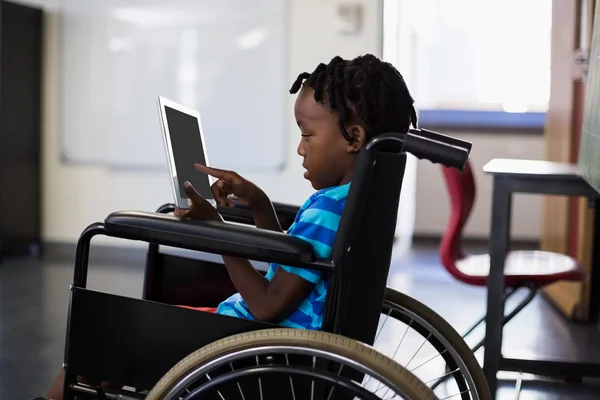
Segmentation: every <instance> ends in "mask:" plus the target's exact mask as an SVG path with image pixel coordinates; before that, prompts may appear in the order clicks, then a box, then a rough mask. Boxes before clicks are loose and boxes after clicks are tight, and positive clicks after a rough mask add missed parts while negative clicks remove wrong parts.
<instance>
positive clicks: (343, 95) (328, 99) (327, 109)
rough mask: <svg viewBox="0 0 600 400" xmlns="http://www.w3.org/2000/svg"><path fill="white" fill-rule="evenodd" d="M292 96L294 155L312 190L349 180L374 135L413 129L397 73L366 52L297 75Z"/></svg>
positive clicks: (414, 120)
mask: <svg viewBox="0 0 600 400" xmlns="http://www.w3.org/2000/svg"><path fill="white" fill-rule="evenodd" d="M297 92H299V94H298V97H297V99H296V104H295V106H294V114H295V116H296V121H297V123H298V126H299V128H300V130H301V132H302V138H301V140H300V144H299V145H298V154H299V155H300V156H302V157H303V158H304V161H303V163H302V166H303V167H304V168H305V169H306V173H305V175H304V176H305V178H306V179H308V180H309V181H310V182H311V184H312V186H313V187H314V188H315V189H317V190H319V189H324V188H327V187H331V186H337V185H342V184H346V183H348V182H350V181H351V180H352V173H353V171H354V163H355V160H356V156H357V155H358V152H359V150H360V149H361V147H362V146H363V145H364V144H365V143H366V142H367V141H369V140H370V139H372V138H373V137H375V136H377V135H380V134H382V133H387V132H406V131H408V129H409V128H410V125H411V124H412V125H413V126H414V127H416V126H417V116H416V112H415V109H414V107H413V102H414V101H413V99H412V97H411V95H410V93H409V91H408V88H407V87H406V83H405V82H404V79H403V78H402V75H400V73H399V72H398V71H397V70H396V68H394V67H393V66H392V65H391V64H389V63H387V62H383V61H381V60H379V59H378V58H377V57H375V56H373V55H371V54H367V55H364V56H360V57H357V58H355V59H353V60H344V59H342V58H341V57H334V58H333V59H332V60H331V61H330V62H329V64H327V65H326V64H322V63H321V64H319V65H318V66H317V68H316V69H315V70H314V71H313V72H312V73H307V72H304V73H302V74H300V75H298V78H297V79H296V81H295V82H294V84H293V85H292V88H291V89H290V93H292V94H295V93H297Z"/></svg>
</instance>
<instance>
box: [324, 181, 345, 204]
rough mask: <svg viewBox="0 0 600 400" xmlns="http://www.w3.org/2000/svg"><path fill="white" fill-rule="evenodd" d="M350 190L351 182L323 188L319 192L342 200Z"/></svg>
mask: <svg viewBox="0 0 600 400" xmlns="http://www.w3.org/2000/svg"><path fill="white" fill-rule="evenodd" d="M349 190H350V183H347V184H345V185H342V186H334V187H331V188H327V189H323V190H321V192H320V193H319V194H320V195H322V196H327V197H331V198H332V199H334V200H342V199H344V198H346V197H347V196H348V191H349Z"/></svg>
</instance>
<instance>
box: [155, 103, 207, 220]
mask: <svg viewBox="0 0 600 400" xmlns="http://www.w3.org/2000/svg"><path fill="white" fill-rule="evenodd" d="M157 103H158V114H159V120H160V125H161V129H162V132H163V139H164V146H165V154H166V156H167V164H168V166H169V172H170V177H171V187H172V189H173V198H174V201H175V205H176V206H177V207H179V208H180V209H184V210H185V209H189V208H190V206H191V200H190V199H189V197H188V195H187V194H186V193H185V188H184V187H183V184H184V183H185V182H186V181H189V182H190V183H191V184H192V186H194V188H195V189H196V191H197V192H198V193H200V194H201V195H202V197H204V198H205V199H206V200H208V201H209V202H210V203H211V204H212V205H213V206H215V205H216V202H215V200H214V197H213V195H212V192H211V190H210V186H211V184H212V183H213V178H212V177H211V176H209V175H207V174H205V173H204V172H200V171H196V170H195V169H194V164H195V163H198V164H202V165H206V166H208V158H207V157H206V144H205V142H204V135H203V133H202V124H201V122H200V113H199V112H198V111H196V110H192V109H190V108H188V107H185V106H183V105H181V104H178V103H176V102H174V101H172V100H168V99H166V98H164V97H161V96H159V97H158V101H157Z"/></svg>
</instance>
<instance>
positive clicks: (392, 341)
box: [374, 288, 492, 400]
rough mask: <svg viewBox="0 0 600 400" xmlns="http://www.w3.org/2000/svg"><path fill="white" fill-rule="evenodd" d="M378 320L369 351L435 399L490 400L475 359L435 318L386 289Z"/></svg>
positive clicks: (446, 325)
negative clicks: (400, 369) (389, 361)
mask: <svg viewBox="0 0 600 400" xmlns="http://www.w3.org/2000/svg"><path fill="white" fill-rule="evenodd" d="M381 314H382V315H381V318H380V321H379V326H378V331H377V336H376V338H375V343H374V348H375V349H376V350H378V351H379V352H381V353H383V354H386V355H387V356H388V357H390V358H392V359H393V360H394V361H395V362H397V363H399V364H400V365H402V366H404V368H406V369H407V370H409V371H410V372H411V373H413V374H414V375H415V376H416V377H418V378H419V379H420V380H421V381H422V382H425V384H426V385H427V386H429V387H430V388H431V389H433V390H434V392H435V394H436V395H437V396H438V397H439V398H450V397H451V398H456V399H462V400H488V399H491V398H492V396H491V392H490V390H489V387H488V384H487V380H486V378H485V375H484V373H483V370H482V368H481V366H480V365H479V362H478V361H477V359H476V358H475V355H474V354H473V352H472V351H471V349H470V348H469V346H468V345H467V343H466V342H465V341H464V339H463V338H462V337H461V336H460V334H459V333H458V332H456V330H455V329H454V328H452V326H451V325H450V324H449V323H448V322H447V321H446V320H444V319H443V318H442V317H440V316H439V315H438V314H437V313H436V312H434V311H433V310H431V309H430V308H429V307H427V306H425V305H424V304H422V303H421V302H419V301H417V300H415V299H413V298H412V297H409V296H406V295H404V294H402V293H399V292H397V291H395V290H393V289H390V288H387V289H386V292H385V298H384V302H383V307H382V311H381ZM397 341H399V343H398V342H397ZM390 352H393V354H389V353H390Z"/></svg>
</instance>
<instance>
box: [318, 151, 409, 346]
mask: <svg viewBox="0 0 600 400" xmlns="http://www.w3.org/2000/svg"><path fill="white" fill-rule="evenodd" d="M405 165H406V154H405V153H403V152H402V148H401V144H400V143H399V142H392V141H390V142H389V143H385V144H381V145H379V146H377V147H375V146H366V147H365V148H363V149H362V150H361V152H360V154H359V156H358V160H357V164H356V169H355V172H354V176H353V179H352V184H351V186H350V191H349V193H348V198H347V200H346V205H345V207H344V213H343V215H342V218H341V221H340V225H339V228H338V233H337V235H336V239H335V242H334V245H333V255H332V260H333V262H334V264H335V268H336V273H335V276H334V278H333V279H332V280H330V282H329V288H328V298H327V305H326V313H325V318H324V324H323V329H325V330H328V331H332V332H335V333H338V334H341V335H343V336H346V337H350V338H353V339H355V340H359V341H361V342H363V343H369V344H373V342H374V339H375V334H376V332H377V326H378V323H379V317H380V315H381V307H382V302H383V297H384V294H385V288H386V284H387V277H388V272H389V268H390V262H391V256H392V247H393V242H394V233H395V230H396V220H397V216H398V203H399V200H400V190H401V188H402V180H403V176H404V169H405Z"/></svg>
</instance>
